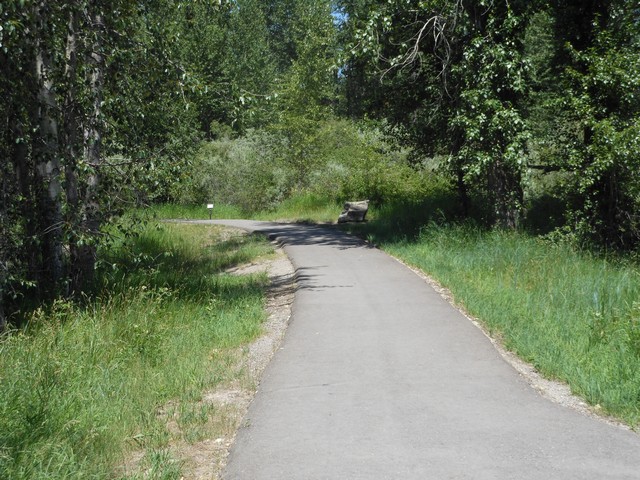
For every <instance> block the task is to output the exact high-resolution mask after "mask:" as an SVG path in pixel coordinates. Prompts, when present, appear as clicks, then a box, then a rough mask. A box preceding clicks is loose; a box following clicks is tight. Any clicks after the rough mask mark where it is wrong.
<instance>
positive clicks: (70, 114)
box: [63, 8, 84, 292]
mask: <svg viewBox="0 0 640 480" xmlns="http://www.w3.org/2000/svg"><path fill="white" fill-rule="evenodd" d="M77 29H78V18H77V12H76V10H75V9H73V8H72V9H71V11H70V13H69V23H68V30H67V44H66V68H65V80H66V82H67V92H66V96H65V102H64V129H63V130H64V141H65V145H64V154H65V160H66V162H65V163H66V165H65V187H66V196H67V225H68V226H69V232H68V234H69V254H70V265H71V271H70V292H79V291H81V289H82V282H83V280H84V279H83V274H82V269H81V268H79V266H80V265H81V263H82V260H81V256H82V255H81V252H80V249H81V248H82V247H81V246H80V243H81V242H80V238H79V237H80V236H81V234H80V228H81V225H80V223H81V221H80V218H81V217H80V215H81V213H80V207H79V205H80V193H79V186H78V161H77V155H78V151H79V150H81V148H79V138H80V135H79V132H80V125H79V122H78V98H77V84H76V82H77V74H78V37H77Z"/></svg>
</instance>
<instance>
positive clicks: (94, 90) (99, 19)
mask: <svg viewBox="0 0 640 480" xmlns="http://www.w3.org/2000/svg"><path fill="white" fill-rule="evenodd" d="M96 3H97V2H92V3H91V4H90V7H89V8H91V9H95V11H92V12H90V19H91V29H92V33H93V43H92V44H91V45H89V48H88V51H89V52H90V53H89V55H88V58H87V65H89V67H90V74H89V83H90V92H91V97H92V101H93V110H92V112H91V114H90V115H89V119H88V121H87V123H86V126H85V129H84V157H85V162H86V164H87V165H88V166H89V168H90V173H89V177H88V179H87V184H86V190H85V195H84V202H83V204H84V211H83V218H82V231H83V233H84V234H85V235H86V236H87V237H88V241H85V242H83V244H82V246H80V247H79V248H77V254H76V258H75V262H76V265H75V271H76V272H77V278H78V284H79V286H81V287H84V286H85V285H86V284H87V283H88V282H91V281H92V279H93V276H94V270H95V264H96V246H95V243H94V240H95V239H96V238H97V237H98V235H99V234H100V225H101V210H100V199H99V187H100V166H101V163H102V157H101V154H102V153H101V147H102V122H103V120H102V93H103V86H104V69H105V58H104V54H103V43H104V39H103V37H104V30H105V23H104V17H103V16H102V14H101V13H100V11H99V7H98V6H97V5H96Z"/></svg>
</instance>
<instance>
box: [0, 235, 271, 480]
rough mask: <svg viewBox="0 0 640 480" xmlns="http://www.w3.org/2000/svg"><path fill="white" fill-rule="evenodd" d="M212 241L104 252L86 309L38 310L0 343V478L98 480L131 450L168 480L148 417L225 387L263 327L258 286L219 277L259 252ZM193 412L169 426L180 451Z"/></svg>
mask: <svg viewBox="0 0 640 480" xmlns="http://www.w3.org/2000/svg"><path fill="white" fill-rule="evenodd" d="M220 235H221V229H220V228H218V227H215V226H202V225H165V226H158V227H154V228H149V229H147V230H146V231H145V232H144V233H143V234H142V235H141V236H140V237H138V238H137V239H136V240H135V241H133V242H132V243H126V244H123V245H121V246H120V247H119V249H118V250H117V251H113V252H111V255H110V257H109V261H108V262H105V264H104V266H105V267H108V270H105V272H104V273H103V279H102V292H101V293H99V294H98V295H97V296H96V297H95V298H87V299H86V300H85V302H83V303H82V304H74V303H71V302H68V301H59V302H57V303H55V304H54V305H52V306H50V307H48V308H46V309H40V310H38V311H36V312H35V313H34V314H33V315H32V317H31V319H30V322H29V324H28V326H26V327H25V328H24V329H22V330H20V331H13V332H10V333H9V334H8V335H5V336H4V338H2V339H0V478H3V479H5V478H6V479H63V478H64V479H107V478H109V479H110V478H114V477H115V476H116V473H115V472H116V470H115V467H116V466H118V465H121V464H123V463H124V462H125V461H126V459H127V457H128V455H129V453H130V452H131V451H133V450H143V451H144V452H146V460H145V462H146V463H145V464H144V465H145V468H146V469H148V470H149V472H152V477H153V478H180V464H179V462H177V461H176V459H172V458H171V455H170V454H169V453H168V450H167V445H168V442H169V441H170V440H171V436H172V433H171V432H170V431H169V430H168V429H167V425H166V419H163V418H162V415H160V414H159V412H161V411H162V410H163V408H165V407H166V405H168V404H182V405H197V401H198V400H199V399H200V398H201V394H202V393H203V391H205V390H206V389H208V388H211V387H213V386H215V385H216V384H218V383H220V382H222V381H225V380H228V379H229V378H231V377H233V376H234V375H237V372H235V371H234V370H233V369H231V368H230V365H231V364H232V363H233V362H232V361H231V359H232V357H233V355H234V354H233V350H234V349H235V348H237V347H238V346H239V345H242V344H244V343H246V342H248V341H250V340H251V339H253V338H254V337H256V336H257V335H258V334H259V333H260V329H261V322H262V321H263V319H264V315H265V314H264V309H263V298H264V288H265V285H266V282H267V279H266V277H265V276H264V275H258V276H248V277H245V276H242V277H238V276H231V275H228V274H225V273H224V271H223V269H224V268H225V267H227V266H229V265H233V264H236V263H239V262H244V261H246V260H249V259H251V258H255V257H256V256H259V255H265V254H269V253H270V252H271V251H272V249H271V246H270V245H269V244H268V243H267V242H266V241H265V240H263V239H260V238H258V237H238V236H236V237H224V238H221V236H220ZM106 272H110V273H108V274H107V273H106ZM194 412H195V411H194V409H193V408H191V409H189V408H187V409H182V411H181V412H179V415H178V416H177V418H178V421H179V422H182V423H184V424H185V425H188V424H193V427H194V428H192V429H187V430H186V431H187V432H192V434H191V437H190V438H187V439H186V440H187V441H189V440H193V439H194V436H193V435H194V434H193V432H194V431H195V432H196V433H195V436H196V437H197V431H198V430H197V427H198V422H200V424H201V423H202V422H204V421H206V418H205V419H203V418H202V417H203V415H204V416H205V417H206V413H207V412H204V413H202V412H200V413H199V414H198V415H196V413H197V412H195V413H194ZM198 416H199V417H200V418H197V417H198ZM192 417H196V418H192ZM194 429H195V430H194ZM185 435H186V434H185ZM145 478H146V477H145Z"/></svg>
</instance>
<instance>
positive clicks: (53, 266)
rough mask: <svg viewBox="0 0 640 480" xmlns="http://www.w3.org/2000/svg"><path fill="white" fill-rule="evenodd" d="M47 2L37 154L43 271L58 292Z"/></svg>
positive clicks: (39, 13) (40, 10) (56, 165)
mask: <svg viewBox="0 0 640 480" xmlns="http://www.w3.org/2000/svg"><path fill="white" fill-rule="evenodd" d="M45 8H46V6H45V2H42V3H40V4H39V5H38V7H37V8H36V21H37V25H38V27H39V32H40V35H39V38H38V40H37V42H36V54H35V55H36V58H35V64H34V66H35V78H36V81H37V82H38V106H37V112H36V117H37V118H36V119H35V120H36V122H34V123H35V124H36V125H38V127H39V131H38V135H36V137H35V143H34V147H33V153H34V156H35V161H36V178H37V180H38V190H39V193H38V209H39V214H40V219H41V225H40V230H41V231H40V236H41V241H42V270H43V272H44V275H45V280H46V281H47V282H49V285H45V288H47V289H51V290H56V289H57V288H58V287H59V286H60V284H61V281H62V277H63V254H62V252H63V249H62V226H63V221H62V206H61V198H60V195H61V193H62V186H61V184H60V173H61V172H60V152H59V144H58V123H57V120H56V111H57V104H56V98H55V94H54V91H53V86H54V85H53V79H52V71H51V59H50V57H49V52H48V51H47V47H46V46H45V45H44V44H45V42H46V41H47V40H46V33H47V22H46V13H44V9H45Z"/></svg>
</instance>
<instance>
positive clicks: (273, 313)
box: [169, 248, 295, 480]
mask: <svg viewBox="0 0 640 480" xmlns="http://www.w3.org/2000/svg"><path fill="white" fill-rule="evenodd" d="M260 272H266V273H267V275H268V277H269V280H270V288H269V290H268V295H267V304H266V309H267V313H268V318H267V320H266V321H265V323H264V324H263V334H262V335H261V336H260V337H259V338H257V339H256V340H255V341H253V342H252V343H251V344H249V345H247V346H245V347H243V348H241V349H239V350H238V351H237V352H236V355H234V359H235V365H233V366H232V368H233V369H234V370H236V371H237V375H235V378H234V380H233V381H231V382H227V383H225V384H222V385H220V386H218V388H216V389H214V390H210V391H207V392H205V393H204V394H203V396H202V403H203V405H205V406H206V407H207V409H208V410H209V411H212V412H215V414H214V415H212V416H213V417H215V419H212V422H214V423H215V425H214V426H213V430H214V431H217V432H219V433H218V435H217V436H216V437H215V438H206V439H204V440H201V441H198V442H195V443H188V442H186V441H184V440H177V441H175V442H173V443H172V444H171V445H170V447H169V449H170V451H171V453H172V456H173V457H174V458H177V459H179V461H180V462H181V467H182V468H181V469H182V474H183V477H182V478H183V479H185V480H204V479H207V480H209V479H218V478H220V475H221V474H222V471H223V469H224V467H225V464H226V460H227V456H228V454H229V449H230V447H231V445H232V444H233V441H234V438H235V434H236V432H237V430H238V429H239V427H240V425H241V422H242V419H243V418H244V416H245V414H246V412H247V409H248V407H249V404H250V403H251V400H252V399H253V397H254V395H255V392H256V390H257V387H258V385H259V382H260V378H261V376H262V373H263V371H264V369H265V368H266V366H267V365H268V363H269V361H270V360H271V357H272V356H273V354H274V353H275V352H276V350H277V349H278V348H279V346H280V344H281V342H282V338H283V336H284V333H285V330H286V328H287V325H288V323H289V318H290V316H291V305H292V303H293V296H294V291H295V275H294V273H295V272H294V268H293V266H292V264H291V262H290V261H289V259H288V258H287V256H286V255H285V254H284V252H283V251H282V249H281V248H277V249H276V254H275V257H274V258H269V259H264V260H260V261H258V262H257V263H251V264H248V265H241V266H239V267H236V268H233V269H230V270H228V273H231V274H233V275H246V274H253V273H260ZM176 427H177V426H176ZM175 433H179V432H175ZM181 437H183V436H182V435H179V434H177V435H174V438H181Z"/></svg>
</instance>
